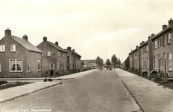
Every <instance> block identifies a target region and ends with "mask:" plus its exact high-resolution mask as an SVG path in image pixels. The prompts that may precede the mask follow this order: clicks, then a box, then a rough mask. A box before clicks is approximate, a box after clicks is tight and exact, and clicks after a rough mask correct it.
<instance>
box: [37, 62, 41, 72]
mask: <svg viewBox="0 0 173 112" xmlns="http://www.w3.org/2000/svg"><path fill="white" fill-rule="evenodd" d="M37 62H38V71H41V60H38V61H37Z"/></svg>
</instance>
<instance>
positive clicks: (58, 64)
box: [57, 61, 60, 69]
mask: <svg viewBox="0 0 173 112" xmlns="http://www.w3.org/2000/svg"><path fill="white" fill-rule="evenodd" d="M59 68H60V62H59V61H58V62H57V69H59Z"/></svg>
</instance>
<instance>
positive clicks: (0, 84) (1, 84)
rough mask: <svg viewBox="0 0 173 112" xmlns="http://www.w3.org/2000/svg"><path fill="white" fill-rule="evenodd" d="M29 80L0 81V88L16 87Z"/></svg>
mask: <svg viewBox="0 0 173 112" xmlns="http://www.w3.org/2000/svg"><path fill="white" fill-rule="evenodd" d="M29 83H31V82H18V81H17V82H7V81H0V90H3V89H7V88H11V87H16V86H21V85H25V84H29Z"/></svg>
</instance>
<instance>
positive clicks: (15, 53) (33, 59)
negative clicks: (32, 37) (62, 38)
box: [0, 29, 42, 77]
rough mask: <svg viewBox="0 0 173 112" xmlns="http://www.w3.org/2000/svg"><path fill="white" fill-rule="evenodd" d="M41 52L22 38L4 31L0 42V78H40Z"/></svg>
mask: <svg viewBox="0 0 173 112" xmlns="http://www.w3.org/2000/svg"><path fill="white" fill-rule="evenodd" d="M41 59H42V51H40V50H39V49H38V48H36V47H35V46H34V45H32V44H31V43H30V42H29V41H28V36H26V35H24V36H23V38H19V37H17V36H13V35H11V30H10V29H7V30H5V36H4V37H3V38H2V39H1V40H0V77H41V73H42V69H41V67H42V66H41Z"/></svg>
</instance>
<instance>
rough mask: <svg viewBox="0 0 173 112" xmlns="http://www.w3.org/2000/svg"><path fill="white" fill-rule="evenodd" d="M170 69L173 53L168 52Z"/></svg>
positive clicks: (169, 67)
mask: <svg viewBox="0 0 173 112" xmlns="http://www.w3.org/2000/svg"><path fill="white" fill-rule="evenodd" d="M168 69H169V70H172V53H168Z"/></svg>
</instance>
